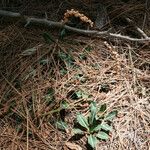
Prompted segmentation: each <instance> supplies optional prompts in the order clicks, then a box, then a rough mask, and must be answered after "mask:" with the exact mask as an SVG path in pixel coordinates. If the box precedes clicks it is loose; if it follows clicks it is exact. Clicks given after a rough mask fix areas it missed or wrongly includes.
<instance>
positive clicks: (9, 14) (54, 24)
mask: <svg viewBox="0 0 150 150" xmlns="http://www.w3.org/2000/svg"><path fill="white" fill-rule="evenodd" d="M0 16H5V17H13V18H20V19H22V20H23V21H24V22H26V24H25V27H26V26H28V25H29V24H43V25H46V26H48V27H57V28H64V29H66V30H68V31H72V32H75V33H80V34H84V35H88V36H93V37H101V38H106V39H110V38H111V39H112V38H117V39H121V40H126V41H133V42H150V37H148V36H145V35H146V34H145V33H144V32H143V31H142V30H141V29H140V32H141V31H142V34H143V33H144V34H143V35H144V38H132V37H129V36H125V35H121V34H115V33H110V31H101V32H100V31H97V30H83V29H78V28H74V27H70V26H68V25H65V24H64V23H62V22H54V21H51V20H47V18H46V19H40V18H34V17H28V16H22V15H21V14H20V13H14V12H10V11H4V10H0ZM138 29H139V28H138Z"/></svg>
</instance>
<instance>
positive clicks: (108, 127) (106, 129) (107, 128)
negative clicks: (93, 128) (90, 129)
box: [101, 123, 112, 131]
mask: <svg viewBox="0 0 150 150" xmlns="http://www.w3.org/2000/svg"><path fill="white" fill-rule="evenodd" d="M101 128H102V129H103V130H105V131H111V130H112V127H111V126H109V125H108V124H106V123H103V124H101Z"/></svg>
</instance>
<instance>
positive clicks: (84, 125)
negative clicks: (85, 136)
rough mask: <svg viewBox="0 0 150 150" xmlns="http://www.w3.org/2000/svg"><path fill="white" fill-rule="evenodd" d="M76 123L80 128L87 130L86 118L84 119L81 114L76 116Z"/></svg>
mask: <svg viewBox="0 0 150 150" xmlns="http://www.w3.org/2000/svg"><path fill="white" fill-rule="evenodd" d="M77 121H78V123H79V124H80V125H81V126H82V127H84V128H86V129H87V130H89V124H88V121H87V118H86V117H84V116H83V115H82V114H78V115H77Z"/></svg>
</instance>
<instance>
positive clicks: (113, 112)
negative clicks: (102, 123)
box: [105, 110, 118, 121]
mask: <svg viewBox="0 0 150 150" xmlns="http://www.w3.org/2000/svg"><path fill="white" fill-rule="evenodd" d="M117 113H118V111H117V110H115V111H112V112H110V113H109V114H108V115H107V116H106V117H105V120H109V121H112V119H113V118H114V117H116V116H117Z"/></svg>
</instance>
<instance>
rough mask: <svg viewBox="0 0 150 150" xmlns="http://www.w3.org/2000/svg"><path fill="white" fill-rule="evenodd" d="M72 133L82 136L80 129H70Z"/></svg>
mask: <svg viewBox="0 0 150 150" xmlns="http://www.w3.org/2000/svg"><path fill="white" fill-rule="evenodd" d="M72 132H73V133H74V134H84V132H83V131H82V130H81V129H78V128H74V129H72Z"/></svg>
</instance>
